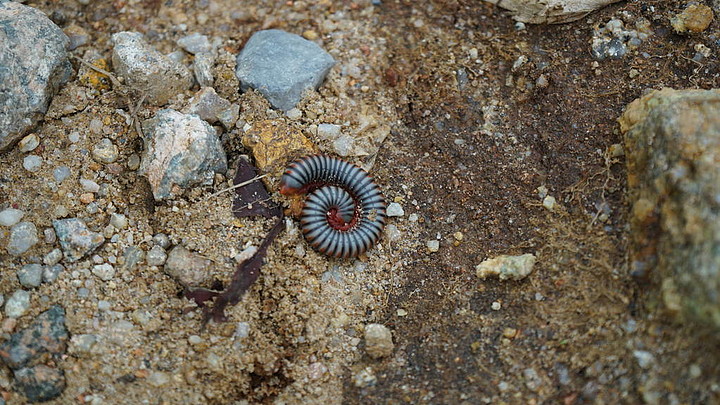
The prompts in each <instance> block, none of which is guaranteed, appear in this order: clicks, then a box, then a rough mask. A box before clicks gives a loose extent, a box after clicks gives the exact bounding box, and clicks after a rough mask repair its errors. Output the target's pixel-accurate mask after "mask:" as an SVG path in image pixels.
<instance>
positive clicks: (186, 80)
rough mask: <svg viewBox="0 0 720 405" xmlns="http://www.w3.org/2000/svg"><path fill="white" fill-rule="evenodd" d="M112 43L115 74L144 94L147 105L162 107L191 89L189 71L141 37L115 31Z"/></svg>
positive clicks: (136, 33)
mask: <svg viewBox="0 0 720 405" xmlns="http://www.w3.org/2000/svg"><path fill="white" fill-rule="evenodd" d="M112 42H113V44H114V47H113V54H112V62H113V67H114V69H115V72H117V74H118V75H119V76H121V77H123V78H124V79H125V83H126V84H128V85H129V86H131V87H133V88H135V89H137V90H139V91H141V92H143V94H145V95H146V96H147V98H146V100H147V101H148V102H149V103H150V104H154V105H163V104H165V103H166V102H167V101H168V100H169V99H170V98H171V97H174V96H175V95H177V94H178V93H181V92H183V91H185V90H187V89H189V88H190V87H191V86H192V84H193V80H192V74H191V73H190V70H189V69H188V68H186V67H185V66H183V65H181V64H179V63H177V62H175V61H173V60H171V59H169V58H168V57H166V56H165V55H163V54H161V53H160V52H158V51H157V50H155V48H153V47H152V46H151V45H150V44H148V43H147V42H146V41H145V38H144V37H143V36H142V34H140V33H138V32H127V31H125V32H118V33H117V34H114V35H113V36H112Z"/></svg>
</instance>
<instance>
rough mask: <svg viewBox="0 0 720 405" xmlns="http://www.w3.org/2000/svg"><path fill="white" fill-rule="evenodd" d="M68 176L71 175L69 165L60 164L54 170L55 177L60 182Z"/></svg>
mask: <svg viewBox="0 0 720 405" xmlns="http://www.w3.org/2000/svg"><path fill="white" fill-rule="evenodd" d="M68 176H70V168H69V167H67V166H58V167H56V168H55V169H54V170H53V177H54V178H55V181H56V182H58V183H62V182H63V180H65V179H67V178H68Z"/></svg>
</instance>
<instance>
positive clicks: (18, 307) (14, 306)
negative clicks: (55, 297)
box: [5, 290, 30, 318]
mask: <svg viewBox="0 0 720 405" xmlns="http://www.w3.org/2000/svg"><path fill="white" fill-rule="evenodd" d="M29 308H30V293H29V292H28V291H25V290H17V291H15V292H14V293H13V295H11V296H10V298H8V300H7V303H5V315H7V317H8V318H19V317H21V316H23V315H24V314H25V312H26V311H27V310H28V309H29Z"/></svg>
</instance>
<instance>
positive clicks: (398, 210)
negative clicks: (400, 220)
mask: <svg viewBox="0 0 720 405" xmlns="http://www.w3.org/2000/svg"><path fill="white" fill-rule="evenodd" d="M385 212H386V213H387V216H389V217H401V216H403V215H405V210H403V207H402V206H401V205H400V204H398V203H395V202H394V203H390V204H388V206H387V209H386V211H385Z"/></svg>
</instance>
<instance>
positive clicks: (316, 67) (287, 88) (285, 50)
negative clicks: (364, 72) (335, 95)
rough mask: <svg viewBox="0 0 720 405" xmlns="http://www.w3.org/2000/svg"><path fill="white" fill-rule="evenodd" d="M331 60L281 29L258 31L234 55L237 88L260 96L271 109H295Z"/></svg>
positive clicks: (316, 83) (316, 47)
mask: <svg viewBox="0 0 720 405" xmlns="http://www.w3.org/2000/svg"><path fill="white" fill-rule="evenodd" d="M333 65H335V60H334V59H333V58H332V56H330V54H328V53H327V52H325V51H324V50H323V49H322V48H320V47H319V46H318V45H317V44H315V43H314V42H311V41H308V40H306V39H304V38H302V37H300V36H299V35H295V34H290V33H288V32H285V31H281V30H275V29H273V30H265V31H258V32H256V33H255V34H253V36H252V37H250V39H249V40H248V42H247V44H245V47H244V48H243V49H242V51H240V54H239V55H238V56H237V67H236V69H235V75H236V76H237V78H238V79H239V80H240V88H241V90H243V91H247V90H248V89H249V88H253V89H255V90H257V91H259V92H260V93H262V94H263V95H264V96H265V97H266V98H267V99H268V101H270V104H272V105H273V107H275V108H278V109H281V110H284V111H287V110H290V109H291V108H293V107H295V105H296V104H297V103H298V102H299V101H300V100H301V98H302V94H303V92H304V91H306V90H315V89H317V88H318V87H320V84H321V83H322V81H323V80H324V79H325V76H326V75H327V74H328V72H329V71H330V68H332V67H333Z"/></svg>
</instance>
